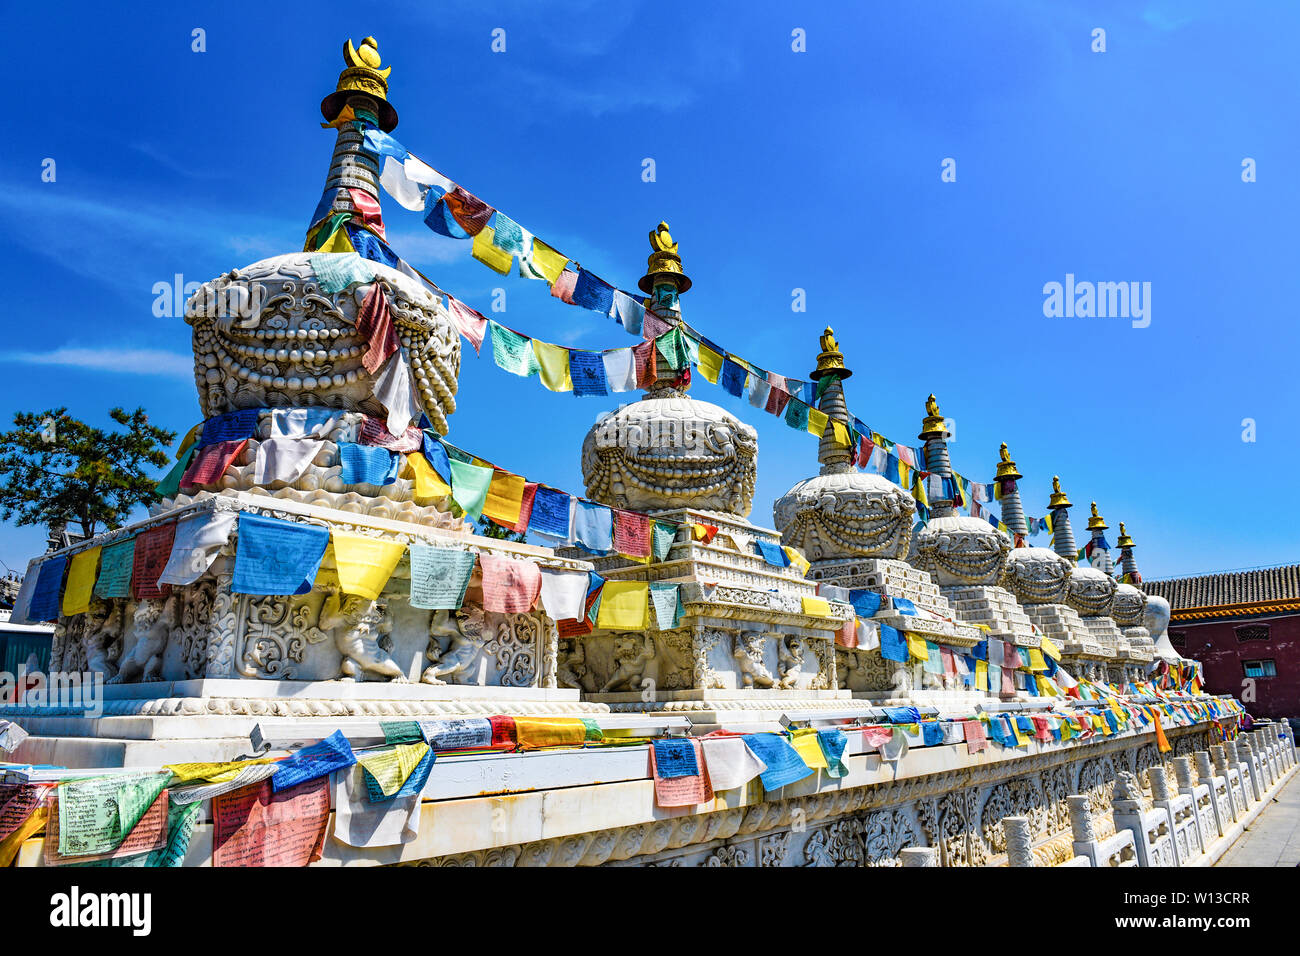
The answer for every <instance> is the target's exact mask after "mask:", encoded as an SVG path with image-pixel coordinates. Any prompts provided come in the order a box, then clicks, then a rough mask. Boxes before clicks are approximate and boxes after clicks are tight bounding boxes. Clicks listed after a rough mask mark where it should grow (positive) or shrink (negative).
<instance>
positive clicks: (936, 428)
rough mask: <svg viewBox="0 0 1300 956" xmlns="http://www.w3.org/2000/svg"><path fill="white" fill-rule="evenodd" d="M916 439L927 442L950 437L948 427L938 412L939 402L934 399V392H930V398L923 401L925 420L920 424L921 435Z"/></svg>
mask: <svg viewBox="0 0 1300 956" xmlns="http://www.w3.org/2000/svg"><path fill="white" fill-rule="evenodd" d="M916 437H917V438H922V439H927V440H928V439H931V438H951V437H952V434H951V432H949V431H948V425H947V423H946V422H945V421H944V418H943V415H942V414H941V413H940V411H939V402H938V401H937V400H936V399H935V397H934V392H931V393H930V397H929V398H927V399H926V400H925V419H924V420H923V421H922V422H921V434H919V435H917V436H916Z"/></svg>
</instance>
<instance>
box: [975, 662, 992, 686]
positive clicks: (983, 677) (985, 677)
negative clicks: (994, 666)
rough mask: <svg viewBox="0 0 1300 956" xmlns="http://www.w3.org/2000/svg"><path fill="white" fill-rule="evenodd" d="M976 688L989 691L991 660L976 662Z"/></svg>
mask: <svg viewBox="0 0 1300 956" xmlns="http://www.w3.org/2000/svg"><path fill="white" fill-rule="evenodd" d="M975 689H976V690H982V691H987V690H988V689H989V662H988V661H976V662H975Z"/></svg>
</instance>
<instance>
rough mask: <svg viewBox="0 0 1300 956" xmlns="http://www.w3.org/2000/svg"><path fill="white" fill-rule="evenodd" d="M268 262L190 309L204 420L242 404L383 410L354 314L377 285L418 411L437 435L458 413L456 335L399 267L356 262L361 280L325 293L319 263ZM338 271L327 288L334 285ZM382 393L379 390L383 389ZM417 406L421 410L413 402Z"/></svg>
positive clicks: (305, 256) (217, 286)
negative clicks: (317, 270) (385, 300)
mask: <svg viewBox="0 0 1300 956" xmlns="http://www.w3.org/2000/svg"><path fill="white" fill-rule="evenodd" d="M340 258H341V257H339V256H327V257H325V256H322V257H317V256H316V255H314V254H312V253H306V252H296V253H290V254H288V255H282V256H274V257H272V258H269V259H263V260H261V261H260V262H255V263H253V264H252V265H249V266H245V267H244V268H242V269H235V270H232V271H231V272H228V273H226V274H225V275H221V276H218V277H217V278H215V279H212V280H211V281H209V282H206V283H204V284H203V285H202V287H200V288H199V290H198V291H197V292H196V293H195V294H194V295H193V296H192V297H191V298H190V300H189V302H188V303H187V305H186V310H185V321H186V322H188V323H189V324H190V325H191V326H193V330H194V332H193V345H194V376H195V383H196V385H197V387H198V391H199V403H200V405H201V406H202V409H203V414H204V416H205V417H211V416H213V415H218V414H221V413H222V412H228V411H233V410H235V409H240V408H268V407H269V408H277V407H285V408H291V407H303V406H321V407H326V408H337V409H344V410H347V411H364V412H367V413H370V414H372V415H376V416H378V417H381V418H382V417H384V416H385V415H386V412H385V409H384V407H383V406H382V405H381V404H380V403H379V402H378V400H377V399H376V398H375V392H376V390H377V389H376V379H377V378H378V377H382V375H383V374H384V371H385V370H386V369H387V366H385V369H377V370H376V372H375V374H373V375H372V374H371V373H370V372H368V371H367V370H366V368H365V367H364V365H363V364H362V356H363V355H364V354H365V353H366V351H367V348H368V345H367V341H366V338H365V336H363V335H362V334H360V333H358V331H357V328H356V322H357V316H358V313H359V312H360V311H361V308H362V304H363V303H364V302H365V300H366V296H367V295H368V294H369V293H370V292H371V290H372V289H373V287H374V284H375V283H376V282H378V283H380V284H381V285H382V287H383V290H384V292H385V294H386V298H387V300H388V309H389V311H390V314H391V317H392V322H393V325H394V327H395V329H396V332H397V337H398V340H399V342H400V343H401V350H400V351H399V353H398V357H399V358H401V357H404V358H405V361H406V364H407V370H408V371H409V377H410V386H411V388H410V391H411V401H412V403H413V406H412V409H411V410H412V411H413V412H415V413H416V414H414V418H415V419H417V420H418V418H419V414H418V412H420V411H422V412H424V413H425V414H427V415H428V417H429V420H430V422H431V423H432V425H433V427H434V428H435V429H436V430H437V431H438V432H440V433H443V434H445V433H446V431H447V416H448V415H450V414H451V413H452V412H453V411H455V409H456V402H455V394H456V381H457V376H458V375H459V373H460V335H459V333H458V331H457V329H456V326H455V323H454V322H453V321H452V319H451V317H450V316H449V315H448V313H447V311H446V309H445V307H444V304H443V303H442V301H441V300H440V298H439V297H438V296H436V295H434V294H433V293H432V292H430V291H429V289H428V288H426V287H425V286H424V285H423V284H422V283H420V282H419V281H417V280H416V279H414V278H411V277H410V276H407V275H406V274H404V273H402V272H398V271H397V270H396V269H392V268H390V267H388V266H386V265H383V264H381V263H377V262H372V261H369V260H359V263H360V269H361V271H360V273H359V275H358V276H357V278H359V279H360V280H361V281H359V282H356V283H353V284H349V285H347V286H346V287H345V288H343V289H342V291H338V292H327V291H325V287H324V286H323V284H322V278H321V277H320V276H318V275H317V274H316V270H315V269H314V268H313V266H312V262H313V259H319V260H321V261H324V260H326V259H328V260H330V261H334V260H338V259H340ZM338 284H339V280H338V277H337V276H330V277H327V282H326V283H325V285H328V286H331V287H333V286H337V285H338ZM379 390H380V391H382V388H381V389H379ZM416 405H418V406H419V407H418V408H416V407H415V406H416Z"/></svg>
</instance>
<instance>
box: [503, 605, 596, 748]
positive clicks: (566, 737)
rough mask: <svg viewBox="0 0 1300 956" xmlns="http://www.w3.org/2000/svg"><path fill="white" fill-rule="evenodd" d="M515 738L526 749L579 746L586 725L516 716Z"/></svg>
mask: <svg viewBox="0 0 1300 956" xmlns="http://www.w3.org/2000/svg"><path fill="white" fill-rule="evenodd" d="M612 583H614V582H612V581H611V582H607V583H606V585H605V586H606V587H609V585H610V584H612ZM515 739H516V740H517V741H518V742H519V746H521V747H524V748H526V749H532V748H536V747H566V746H567V747H581V746H582V743H583V741H584V740H586V739H587V726H586V724H584V723H583V722H582V721H581V720H579V719H578V718H577V717H516V718H515Z"/></svg>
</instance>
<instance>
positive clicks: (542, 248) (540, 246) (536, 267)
mask: <svg viewBox="0 0 1300 956" xmlns="http://www.w3.org/2000/svg"><path fill="white" fill-rule="evenodd" d="M568 261H569V260H568V257H566V256H563V255H561V254H560V253H558V252H556V251H555V250H554V249H552V248H551V247H550V246H548V245H547V244H546V243H544V242H542V240H540V239H538V238H537V237H536V236H533V250H532V255H531V256H530V257H529V260H528V264H529V267H530V272H531V273H534V275H529V276H528V277H529V278H538V277H540V278H542V279H545V280H546V283H547V284H548V285H554V284H555V280H556V279H558V278H559V277H560V273H562V272H563V271H564V266H565V264H566V263H568ZM519 266H520V272H521V274H522V273H523V266H524V262H523V259H520V262H519Z"/></svg>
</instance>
